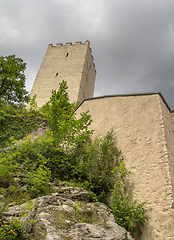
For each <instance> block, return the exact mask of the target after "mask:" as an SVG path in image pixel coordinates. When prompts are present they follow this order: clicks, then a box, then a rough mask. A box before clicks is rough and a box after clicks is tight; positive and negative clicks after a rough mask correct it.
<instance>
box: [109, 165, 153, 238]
mask: <svg viewBox="0 0 174 240" xmlns="http://www.w3.org/2000/svg"><path fill="white" fill-rule="evenodd" d="M115 170H116V172H117V177H116V179H115V184H114V188H113V189H112V195H111V204H110V207H111V209H112V211H113V214H114V217H115V220H116V222H117V223H118V224H119V225H120V226H122V227H124V228H125V229H126V230H127V231H129V232H131V233H132V235H134V233H137V234H138V235H139V236H140V235H141V234H142V231H141V226H143V225H144V224H145V222H146V220H148V216H147V215H146V208H145V205H146V204H147V202H142V203H139V202H138V200H135V201H132V199H131V195H129V194H128V193H127V187H126V177H127V176H128V175H129V174H130V172H129V171H128V170H127V169H126V167H125V164H124V162H121V163H120V165H119V166H118V167H116V169H115Z"/></svg>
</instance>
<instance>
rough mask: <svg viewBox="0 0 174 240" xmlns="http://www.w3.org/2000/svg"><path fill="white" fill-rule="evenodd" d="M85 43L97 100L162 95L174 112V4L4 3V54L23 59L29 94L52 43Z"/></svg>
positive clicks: (0, 14)
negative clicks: (91, 58) (94, 73)
mask: <svg viewBox="0 0 174 240" xmlns="http://www.w3.org/2000/svg"><path fill="white" fill-rule="evenodd" d="M85 40H89V41H90V43H91V45H90V46H91V48H92V54H93V56H94V61H95V65H96V71H97V77H96V85H95V93H94V95H95V96H101V95H109V94H128V93H144V92H161V93H162V94H163V96H164V98H165V99H166V101H167V103H168V105H169V107H170V108H171V109H172V110H173V109H174V0H88V1H84V0H0V55H3V56H6V55H11V54H15V55H16V56H18V57H20V58H23V59H24V61H25V62H26V63H27V69H26V72H25V73H26V77H27V80H26V87H27V90H28V91H30V90H31V87H32V85H33V83H34V79H35V76H36V74H37V72H38V70H39V67H40V65H41V62H42V60H43V57H44V55H45V52H46V50H47V47H48V44H49V43H52V44H53V45H56V43H63V44H65V43H66V42H72V43H75V42H76V41H82V42H85Z"/></svg>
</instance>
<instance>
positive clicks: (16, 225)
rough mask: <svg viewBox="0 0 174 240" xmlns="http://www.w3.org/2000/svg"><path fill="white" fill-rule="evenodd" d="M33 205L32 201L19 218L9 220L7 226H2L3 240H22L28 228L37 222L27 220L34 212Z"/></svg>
mask: <svg viewBox="0 0 174 240" xmlns="http://www.w3.org/2000/svg"><path fill="white" fill-rule="evenodd" d="M33 205H34V204H33V202H32V201H30V202H29V203H28V204H27V206H26V207H25V209H24V210H23V211H22V214H21V215H20V217H19V218H17V217H13V218H12V219H11V220H9V222H8V224H7V225H2V229H1V230H0V237H1V240H17V239H21V237H22V234H23V233H24V232H25V230H26V228H27V226H30V225H33V224H35V223H36V221H35V220H26V219H27V217H28V216H29V215H30V213H31V211H32V208H33ZM22 218H26V219H25V221H24V220H22ZM22 239H23V238H22Z"/></svg>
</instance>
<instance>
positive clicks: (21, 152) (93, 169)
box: [0, 81, 148, 239]
mask: <svg viewBox="0 0 174 240" xmlns="http://www.w3.org/2000/svg"><path fill="white" fill-rule="evenodd" d="M66 89H67V84H66V82H65V81H63V82H62V83H61V84H60V87H59V90H58V91H53V92H52V97H51V98H50V100H49V102H48V103H46V104H45V105H44V106H43V107H41V108H40V109H39V108H37V104H36V103H35V101H34V98H35V97H34V98H33V99H32V100H31V101H30V109H28V110H27V109H25V108H24V107H23V106H19V105H18V106H16V105H14V104H13V103H12V104H10V103H8V104H3V103H2V102H1V109H0V144H1V145H0V147H1V148H4V147H7V146H8V149H6V150H5V148H4V150H2V151H1V152H0V194H1V195H3V199H2V201H1V203H0V217H1V216H2V212H3V211H4V210H5V208H6V206H7V205H8V203H9V202H15V203H16V204H21V203H23V202H25V201H28V200H30V199H33V198H36V197H39V196H44V195H47V194H51V193H52V192H53V191H54V188H53V184H54V183H57V184H59V185H64V184H68V185H73V186H79V187H82V188H84V189H86V190H88V191H90V192H91V193H92V196H93V197H92V200H93V201H101V202H103V203H105V204H107V205H108V207H109V208H111V209H112V211H113V213H114V216H115V218H116V221H117V223H118V224H119V225H121V226H123V227H124V228H125V229H126V230H128V231H130V232H131V233H132V234H133V232H138V233H139V234H141V230H140V227H141V225H144V223H145V221H146V220H147V219H148V217H147V215H146V209H145V203H138V201H132V200H131V196H130V195H128V193H127V189H126V177H127V176H128V175H129V174H130V172H129V171H128V170H127V169H126V167H125V165H124V161H123V156H122V153H121V151H120V150H119V149H118V148H117V147H116V145H115V141H114V134H113V131H111V132H108V133H107V134H106V136H104V137H103V138H102V139H95V140H94V141H92V140H91V135H92V133H93V131H92V130H89V126H90V124H91V122H92V120H91V116H90V115H89V113H88V112H86V113H82V114H81V117H80V118H78V119H77V118H76V115H75V113H74V109H75V106H76V105H75V104H71V103H70V102H69V98H68V94H67V92H66ZM45 119H46V120H47V122H48V130H47V132H46V134H45V136H42V137H38V138H37V139H36V140H35V141H31V138H30V137H26V138H25V139H24V141H23V142H18V141H17V140H16V139H19V138H21V137H23V136H25V135H26V134H27V133H28V132H30V131H31V130H32V129H33V130H34V129H35V128H36V127H37V126H39V124H40V123H41V122H42V121H43V120H45ZM11 136H13V138H10V137H11ZM13 237H14V238H13V239H18V238H17V236H15V235H14V236H13ZM15 237H16V238H15Z"/></svg>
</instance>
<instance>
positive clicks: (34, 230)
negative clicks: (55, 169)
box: [3, 187, 134, 240]
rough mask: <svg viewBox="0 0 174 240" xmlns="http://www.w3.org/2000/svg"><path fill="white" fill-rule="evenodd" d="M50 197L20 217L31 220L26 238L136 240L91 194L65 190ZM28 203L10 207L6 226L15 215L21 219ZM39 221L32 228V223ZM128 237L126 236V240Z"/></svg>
mask: <svg viewBox="0 0 174 240" xmlns="http://www.w3.org/2000/svg"><path fill="white" fill-rule="evenodd" d="M57 191H58V193H54V194H53V195H50V196H43V197H39V198H37V199H33V200H32V201H33V206H32V208H31V209H30V210H28V213H27V214H25V216H23V217H22V218H21V221H23V222H24V223H25V222H27V221H29V222H30V224H29V225H27V224H26V226H27V228H26V232H25V234H24V236H23V239H26V238H27V237H28V236H29V235H30V239H31V240H34V239H43V240H70V239H72V240H89V239H93V240H95V239H97V240H100V239H101V240H126V239H127V240H133V239H134V238H132V237H131V235H130V234H129V233H127V234H126V230H125V229H124V228H122V227H120V226H119V225H118V224H117V223H116V222H115V219H114V216H113V214H112V213H111V211H110V210H109V209H108V207H107V206H106V205H104V204H102V203H98V202H89V201H90V198H91V195H90V193H88V192H87V191H85V190H84V189H81V188H77V187H62V188H60V189H58V190H57ZM27 204H28V203H24V204H22V205H20V206H12V207H9V210H8V212H5V213H4V215H3V223H7V222H8V220H9V219H11V218H12V217H13V216H16V217H20V216H21V213H22V211H23V210H24V209H25V208H26V206H27ZM32 220H37V222H36V224H34V225H32V224H31V221H32ZM126 235H127V237H126Z"/></svg>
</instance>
